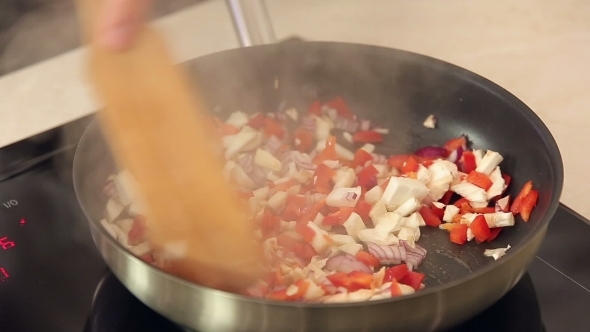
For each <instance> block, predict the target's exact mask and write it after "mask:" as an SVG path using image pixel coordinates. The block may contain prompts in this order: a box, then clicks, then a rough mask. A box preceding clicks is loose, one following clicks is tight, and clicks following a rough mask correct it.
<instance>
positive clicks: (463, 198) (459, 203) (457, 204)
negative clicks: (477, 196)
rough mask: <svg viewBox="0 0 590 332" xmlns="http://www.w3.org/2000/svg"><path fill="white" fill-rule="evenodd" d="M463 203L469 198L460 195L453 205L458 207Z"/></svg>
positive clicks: (467, 201)
mask: <svg viewBox="0 0 590 332" xmlns="http://www.w3.org/2000/svg"><path fill="white" fill-rule="evenodd" d="M465 203H467V204H469V200H468V199H467V198H465V197H461V198H459V199H458V200H457V201H456V202H455V203H454V204H453V205H454V206H456V207H458V208H461V206H463V204H465Z"/></svg>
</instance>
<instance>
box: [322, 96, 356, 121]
mask: <svg viewBox="0 0 590 332" xmlns="http://www.w3.org/2000/svg"><path fill="white" fill-rule="evenodd" d="M326 106H327V107H329V108H332V109H335V110H336V112H337V113H338V115H339V116H341V117H344V118H348V119H354V114H353V113H352V111H351V110H350V108H349V107H348V104H346V102H345V101H344V99H342V97H336V98H334V99H332V100H330V101H329V102H327V103H326Z"/></svg>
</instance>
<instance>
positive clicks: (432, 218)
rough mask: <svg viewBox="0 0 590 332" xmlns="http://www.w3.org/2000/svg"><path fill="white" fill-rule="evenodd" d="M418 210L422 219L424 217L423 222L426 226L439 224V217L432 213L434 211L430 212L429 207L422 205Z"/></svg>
mask: <svg viewBox="0 0 590 332" xmlns="http://www.w3.org/2000/svg"><path fill="white" fill-rule="evenodd" d="M418 212H419V213H420V215H421V216H422V219H424V223H426V225H427V226H432V227H438V226H440V224H441V220H440V218H438V217H437V216H436V215H435V214H434V212H432V210H431V209H429V208H428V207H427V206H422V207H421V208H420V210H419V211H418Z"/></svg>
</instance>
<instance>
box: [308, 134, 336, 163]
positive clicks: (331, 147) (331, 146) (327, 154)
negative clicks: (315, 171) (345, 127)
mask: <svg viewBox="0 0 590 332" xmlns="http://www.w3.org/2000/svg"><path fill="white" fill-rule="evenodd" d="M326 160H338V154H337V153H336V137H334V136H329V137H328V139H327V140H326V147H325V148H324V150H322V152H320V153H318V155H317V156H316V157H315V158H314V160H313V162H314V164H316V165H318V164H321V163H323V162H324V161H326Z"/></svg>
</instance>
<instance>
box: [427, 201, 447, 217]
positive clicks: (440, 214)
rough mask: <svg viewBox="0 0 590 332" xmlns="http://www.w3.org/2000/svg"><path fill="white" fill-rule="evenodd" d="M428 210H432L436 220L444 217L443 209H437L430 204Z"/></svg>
mask: <svg viewBox="0 0 590 332" xmlns="http://www.w3.org/2000/svg"><path fill="white" fill-rule="evenodd" d="M430 209H431V210H432V212H433V213H434V214H435V215H436V217H437V218H438V219H442V218H443V216H444V215H445V209H444V208H442V209H441V208H438V207H437V206H436V205H434V204H432V206H430Z"/></svg>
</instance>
